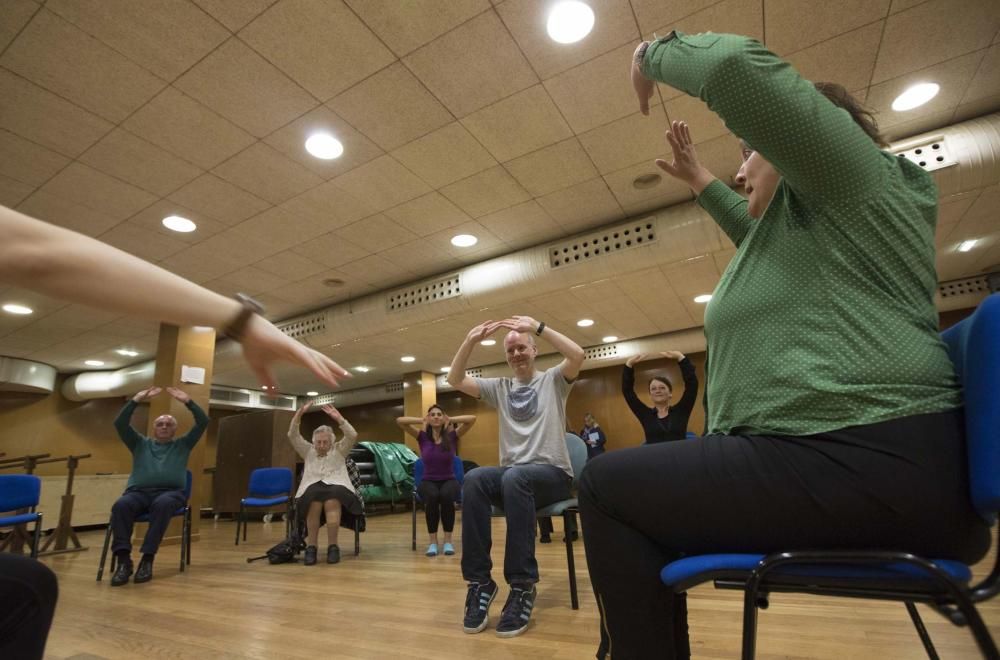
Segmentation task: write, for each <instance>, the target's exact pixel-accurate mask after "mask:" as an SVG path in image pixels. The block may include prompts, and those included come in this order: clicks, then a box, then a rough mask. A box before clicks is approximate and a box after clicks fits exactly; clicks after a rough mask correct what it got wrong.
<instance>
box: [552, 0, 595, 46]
mask: <svg viewBox="0 0 1000 660" xmlns="http://www.w3.org/2000/svg"><path fill="white" fill-rule="evenodd" d="M545 29H546V30H548V33H549V36H550V37H552V41H555V42H558V43H561V44H571V43H573V42H574V41H580V39H583V38H584V37H586V36H587V35H588V34H590V31H591V30H593V29H594V10H593V9H591V8H590V7H588V6H587V5H586V4H584V3H582V2H578V1H577V0H568V1H567V2H560V3H559V4H557V5H556V6H555V7H553V8H552V11H550V12H549V20H548V22H547V23H546V24H545Z"/></svg>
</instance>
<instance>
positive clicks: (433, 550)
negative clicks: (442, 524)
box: [424, 543, 438, 557]
mask: <svg viewBox="0 0 1000 660" xmlns="http://www.w3.org/2000/svg"><path fill="white" fill-rule="evenodd" d="M424 554H425V555H427V556H428V557H437V556H438V544H437V543H431V544H430V545H429V546H427V552H425V553H424Z"/></svg>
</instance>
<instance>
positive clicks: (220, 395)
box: [209, 387, 250, 403]
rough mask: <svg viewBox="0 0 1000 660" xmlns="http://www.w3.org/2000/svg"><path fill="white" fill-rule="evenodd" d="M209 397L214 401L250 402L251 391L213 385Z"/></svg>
mask: <svg viewBox="0 0 1000 660" xmlns="http://www.w3.org/2000/svg"><path fill="white" fill-rule="evenodd" d="M209 398H211V399H212V400H214V401H228V402H230V403H250V393H249V392H241V391H240V390H221V389H218V388H216V387H213V388H212V389H211V390H210V394H209Z"/></svg>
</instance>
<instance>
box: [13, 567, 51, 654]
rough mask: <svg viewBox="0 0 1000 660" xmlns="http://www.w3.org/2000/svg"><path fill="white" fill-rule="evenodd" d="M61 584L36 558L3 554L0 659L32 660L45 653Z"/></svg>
mask: <svg viewBox="0 0 1000 660" xmlns="http://www.w3.org/2000/svg"><path fill="white" fill-rule="evenodd" d="M58 595H59V587H58V585H57V584H56V576H55V574H54V573H53V572H52V571H50V570H49V568H48V566H46V565H45V564H42V563H41V562H39V561H38V560H37V559H31V558H29V557H25V556H22V555H13V554H8V553H3V554H0V658H18V660H22V659H23V660H33V659H35V658H39V659H40V658H41V657H42V656H43V655H45V640H46V639H47V638H48V636H49V627H50V626H51V625H52V615H53V614H54V613H55V610H56V598H57V597H58Z"/></svg>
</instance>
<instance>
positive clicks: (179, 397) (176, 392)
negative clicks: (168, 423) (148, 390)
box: [167, 387, 191, 403]
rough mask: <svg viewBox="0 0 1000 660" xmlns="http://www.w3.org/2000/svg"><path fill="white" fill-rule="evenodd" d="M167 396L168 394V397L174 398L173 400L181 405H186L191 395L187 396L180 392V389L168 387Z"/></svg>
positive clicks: (182, 391)
mask: <svg viewBox="0 0 1000 660" xmlns="http://www.w3.org/2000/svg"><path fill="white" fill-rule="evenodd" d="M167 394H169V395H170V396H172V397H174V398H175V399H177V400H178V401H180V402H181V403H187V402H188V401H190V400H191V395H190V394H188V393H187V392H185V391H184V390H180V389H178V388H176V387H168V388H167Z"/></svg>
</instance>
